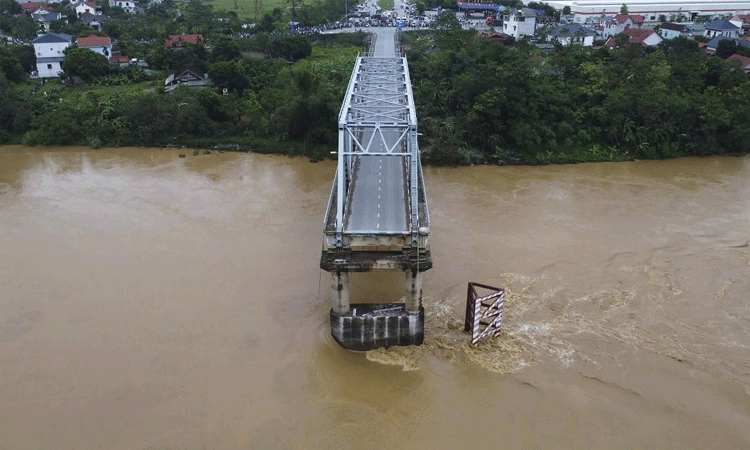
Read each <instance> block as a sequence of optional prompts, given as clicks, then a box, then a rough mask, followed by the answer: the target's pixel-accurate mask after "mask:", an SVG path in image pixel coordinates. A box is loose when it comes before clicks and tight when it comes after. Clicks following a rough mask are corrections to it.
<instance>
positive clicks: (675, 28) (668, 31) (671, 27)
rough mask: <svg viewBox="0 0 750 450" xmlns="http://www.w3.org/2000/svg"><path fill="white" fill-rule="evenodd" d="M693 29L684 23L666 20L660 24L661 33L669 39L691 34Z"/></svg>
mask: <svg viewBox="0 0 750 450" xmlns="http://www.w3.org/2000/svg"><path fill="white" fill-rule="evenodd" d="M690 33H691V29H690V27H689V26H688V25H686V24H684V23H671V22H664V23H663V24H661V25H660V26H659V35H660V36H661V37H662V38H664V39H667V40H670V39H674V38H677V37H680V36H683V37H688V36H690Z"/></svg>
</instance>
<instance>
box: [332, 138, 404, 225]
mask: <svg viewBox="0 0 750 450" xmlns="http://www.w3.org/2000/svg"><path fill="white" fill-rule="evenodd" d="M383 134H384V136H385V138H386V145H393V143H394V142H396V140H397V139H398V137H397V136H396V133H395V132H390V133H389V132H384V133H383ZM365 139H369V136H366V137H365ZM375 150H376V151H385V148H384V146H383V144H382V143H381V144H380V145H378V148H376V149H375ZM356 164H357V167H356V169H355V172H354V183H353V189H352V193H351V195H352V199H351V203H350V205H349V206H350V209H349V216H348V220H347V224H346V231H349V232H364V231H377V232H406V231H408V228H407V226H406V225H407V220H406V218H407V213H406V201H407V197H406V184H405V179H406V178H405V176H406V173H405V172H404V158H403V157H402V156H360V157H359V158H358V161H357V163H356Z"/></svg>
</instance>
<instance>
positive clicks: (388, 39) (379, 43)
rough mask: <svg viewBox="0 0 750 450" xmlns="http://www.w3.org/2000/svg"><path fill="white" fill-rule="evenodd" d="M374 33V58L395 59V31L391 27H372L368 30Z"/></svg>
mask: <svg viewBox="0 0 750 450" xmlns="http://www.w3.org/2000/svg"><path fill="white" fill-rule="evenodd" d="M369 30H370V31H371V32H373V33H375V35H376V36H377V39H376V40H375V51H374V52H373V55H372V56H374V57H375V58H395V57H396V41H395V34H396V29H395V28H393V27H374V28H370V29H369Z"/></svg>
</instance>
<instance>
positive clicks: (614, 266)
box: [0, 147, 750, 450]
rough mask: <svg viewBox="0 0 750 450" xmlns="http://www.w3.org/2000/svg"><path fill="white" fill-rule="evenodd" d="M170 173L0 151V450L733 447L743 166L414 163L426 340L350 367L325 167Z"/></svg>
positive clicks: (119, 158)
mask: <svg viewBox="0 0 750 450" xmlns="http://www.w3.org/2000/svg"><path fill="white" fill-rule="evenodd" d="M178 153H179V151H177V150H149V149H117V150H110V149H107V150H97V151H91V150H85V149H81V150H76V149H70V150H54V149H43V148H35V149H27V148H23V147H17V148H14V147H5V148H2V149H0V449H2V450H10V449H14V450H15V449H24V450H25V449H68V448H71V449H95V448H96V449H123V450H134V449H324V448H356V449H383V448H396V449H460V448H469V446H471V447H472V448H473V447H481V448H492V449H499V448H502V449H646V448H647V449H680V450H684V449H702V450H703V449H721V450H726V449H747V448H750V247H749V245H750V242H749V241H750V158H748V157H744V158H731V157H728V158H706V159H680V160H673V161H655V162H628V163H617V164H609V163H604V164H580V165H569V166H548V167H473V168H426V170H425V178H426V183H427V195H428V200H429V207H430V212H431V217H432V221H433V226H432V230H431V231H432V232H431V245H432V251H433V256H434V261H435V267H434V269H433V270H431V271H429V272H426V276H425V285H424V294H425V304H424V306H425V310H426V316H427V317H426V321H427V324H426V327H425V328H426V337H425V345H423V346H421V347H410V348H393V349H389V350H377V351H371V352H368V353H354V352H348V351H345V350H342V349H341V348H339V347H338V346H337V345H336V344H335V343H334V342H333V340H332V339H331V337H330V335H329V328H328V309H329V307H330V303H329V298H328V295H329V292H328V289H329V278H328V277H327V274H325V273H322V272H321V271H320V270H319V269H318V258H319V256H320V246H321V239H322V227H323V224H322V221H323V214H324V210H325V206H326V203H327V196H328V194H329V192H330V188H331V183H332V180H333V175H334V170H335V164H334V163H333V162H323V163H317V164H313V163H310V162H308V161H306V160H303V159H290V158H286V157H278V156H265V155H254V154H237V153H223V154H216V153H214V154H210V155H203V154H201V155H198V156H193V154H192V151H190V152H189V153H188V154H187V157H186V158H179V157H178ZM468 281H477V282H481V283H485V284H494V285H500V286H504V287H506V288H507V289H508V293H509V295H508V301H507V303H506V319H505V324H504V333H503V334H502V336H501V337H500V338H498V339H497V340H495V341H492V342H487V343H482V344H480V345H479V346H478V347H476V348H472V347H470V346H469V345H468V337H467V335H466V334H464V333H463V332H462V331H461V325H462V321H463V312H464V301H465V292H466V283H467V282H468ZM357 286H358V289H359V292H358V293H353V294H355V297H356V296H357V295H358V296H359V297H360V298H363V299H365V300H371V301H372V300H377V299H381V298H382V299H383V300H385V301H396V300H398V299H397V298H395V299H394V298H392V297H393V296H398V295H400V294H399V293H400V289H402V286H403V281H402V278H401V277H400V276H398V277H395V278H394V277H391V276H389V275H374V276H370V277H362V278H361V279H359V280H358V281H357Z"/></svg>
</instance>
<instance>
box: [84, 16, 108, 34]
mask: <svg viewBox="0 0 750 450" xmlns="http://www.w3.org/2000/svg"><path fill="white" fill-rule="evenodd" d="M80 21H81V22H82V23H83V24H84V25H86V26H87V27H89V28H91V29H93V30H96V31H102V25H104V22H106V21H107V16H105V15H104V14H91V13H90V12H85V13H83V14H81V17H80Z"/></svg>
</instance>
